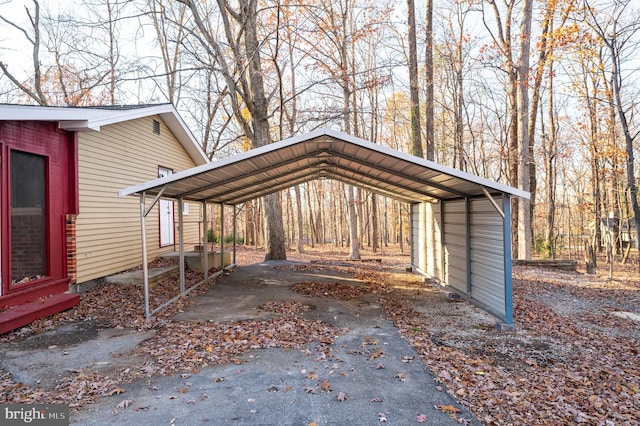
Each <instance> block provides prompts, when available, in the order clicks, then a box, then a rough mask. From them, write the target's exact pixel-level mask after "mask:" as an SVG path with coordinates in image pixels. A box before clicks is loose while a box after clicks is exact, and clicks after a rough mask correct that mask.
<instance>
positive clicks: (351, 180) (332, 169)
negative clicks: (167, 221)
mask: <svg viewBox="0 0 640 426" xmlns="http://www.w3.org/2000/svg"><path fill="white" fill-rule="evenodd" d="M322 178H328V179H335V180H338V181H341V182H344V183H346V184H349V185H355V186H360V187H363V188H365V189H368V190H371V191H373V192H376V193H379V194H382V195H385V196H388V197H391V198H395V199H398V200H401V201H405V202H418V201H429V202H433V201H438V200H448V199H456V198H464V197H473V196H480V195H485V194H486V193H503V194H508V195H514V196H518V197H524V198H529V193H527V192H524V191H521V190H519V189H516V188H511V187H509V186H506V185H503V184H500V183H497V182H493V181H490V180H487V179H483V178H480V177H478V176H474V175H471V174H469V173H465V172H462V171H460V170H456V169H453V168H450V167H446V166H442V165H440V164H437V163H435V162H433V161H429V160H425V159H422V158H419V157H415V156H413V155H409V154H406V153H403V152H400V151H396V150H393V149H390V148H387V147H384V146H381V145H377V144H374V143H371V142H368V141H365V140H363V139H359V138H356V137H353V136H350V135H347V134H345V133H342V132H338V131H335V130H331V129H318V130H316V131H313V132H311V133H307V134H305V135H301V136H297V137H293V138H290V139H285V140H282V141H280V142H276V143H273V144H269V145H266V146H263V147H260V148H257V149H253V150H251V151H247V152H245V153H242V154H238V155H235V156H232V157H228V158H225V159H222V160H219V161H214V162H212V163H209V164H206V165H202V166H197V167H194V168H191V169H188V170H184V171H181V172H178V173H175V174H173V175H171V176H168V177H166V178H161V179H155V180H153V181H150V182H146V183H143V184H140V185H136V186H133V187H130V188H127V189H124V190H122V191H120V195H121V196H125V195H133V194H139V193H141V192H146V193H147V194H149V195H157V194H158V193H160V192H162V195H163V196H164V197H169V198H183V199H185V200H192V201H202V200H208V201H211V202H216V203H225V204H240V203H242V202H245V201H249V200H251V199H254V198H258V197H261V196H264V195H267V194H270V193H274V192H277V191H280V190H284V189H287V188H289V187H291V186H294V185H297V184H300V183H303V182H307V181H310V180H314V179H322Z"/></svg>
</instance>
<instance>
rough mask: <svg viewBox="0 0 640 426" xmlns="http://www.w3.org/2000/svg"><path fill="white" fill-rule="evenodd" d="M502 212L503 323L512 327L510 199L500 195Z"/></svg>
mask: <svg viewBox="0 0 640 426" xmlns="http://www.w3.org/2000/svg"><path fill="white" fill-rule="evenodd" d="M502 211H503V212H504V219H503V221H502V224H503V243H504V305H505V306H504V310H505V319H504V322H505V323H506V324H507V325H513V283H512V271H511V197H509V196H508V195H506V194H503V195H502Z"/></svg>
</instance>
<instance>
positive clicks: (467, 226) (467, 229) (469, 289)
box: [464, 197, 473, 297]
mask: <svg viewBox="0 0 640 426" xmlns="http://www.w3.org/2000/svg"><path fill="white" fill-rule="evenodd" d="M464 210H465V212H464V216H465V218H464V220H465V221H466V222H467V223H466V224H465V233H466V234H467V235H466V238H465V239H466V240H467V241H466V243H467V253H466V256H467V296H468V297H472V290H473V289H472V286H473V283H472V282H471V199H470V198H469V197H467V198H466V199H465V202H464Z"/></svg>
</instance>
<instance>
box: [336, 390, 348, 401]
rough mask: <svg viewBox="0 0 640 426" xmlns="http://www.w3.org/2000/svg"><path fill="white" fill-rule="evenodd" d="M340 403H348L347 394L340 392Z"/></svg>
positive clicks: (338, 398)
mask: <svg viewBox="0 0 640 426" xmlns="http://www.w3.org/2000/svg"><path fill="white" fill-rule="evenodd" d="M336 399H337V400H338V401H340V402H342V401H346V400H347V394H346V393H344V392H338V397H337V398H336Z"/></svg>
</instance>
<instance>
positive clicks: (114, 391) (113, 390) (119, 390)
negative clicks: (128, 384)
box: [107, 388, 124, 396]
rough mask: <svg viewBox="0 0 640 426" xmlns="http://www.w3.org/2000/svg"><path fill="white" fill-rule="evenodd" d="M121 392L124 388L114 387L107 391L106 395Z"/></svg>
mask: <svg viewBox="0 0 640 426" xmlns="http://www.w3.org/2000/svg"><path fill="white" fill-rule="evenodd" d="M121 393H124V389H122V388H114V389H111V390H110V391H109V392H108V393H107V395H108V396H113V395H120V394H121Z"/></svg>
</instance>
